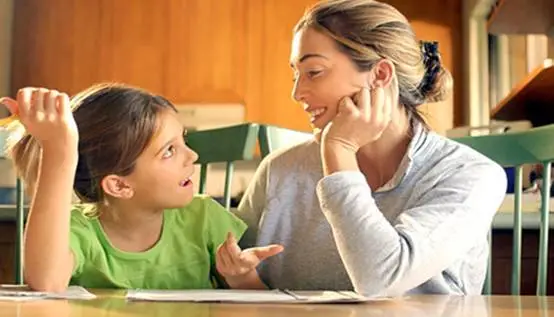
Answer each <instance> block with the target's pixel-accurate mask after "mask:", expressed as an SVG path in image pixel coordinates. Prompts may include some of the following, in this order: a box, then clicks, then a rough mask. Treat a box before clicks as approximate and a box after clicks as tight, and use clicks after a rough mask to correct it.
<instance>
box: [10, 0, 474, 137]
mask: <svg viewBox="0 0 554 317" xmlns="http://www.w3.org/2000/svg"><path fill="white" fill-rule="evenodd" d="M315 2H316V0H302V1H293V0H287V1H282V0H264V1H260V0H203V1H198V0H166V1H156V0H142V1H140V3H134V4H133V5H130V4H129V2H127V1H112V0H98V1H80V0H50V1H48V2H45V1H41V0H18V1H16V3H15V6H16V8H15V9H16V10H15V12H16V13H15V26H14V43H13V52H14V54H13V71H12V91H13V93H15V91H16V90H17V89H18V88H21V87H23V86H29V85H32V86H47V87H54V88H57V89H60V90H64V91H67V92H69V93H75V92H77V91H79V90H81V89H83V88H85V87H87V86H89V85H90V84H92V83H95V82H99V81H111V80H115V81H121V82H126V83H129V84H133V85H138V86H141V87H144V88H146V89H149V90H152V91H154V92H156V93H160V94H163V95H165V96H167V97H168V98H169V99H171V100H172V101H174V102H175V103H177V104H180V103H226V102H228V103H243V104H245V105H246V119H247V120H250V121H260V122H262V123H270V124H276V125H281V126H285V127H288V128H292V129H298V130H309V129H310V128H309V124H308V119H307V116H306V114H305V113H304V112H303V111H302V109H301V106H300V105H298V104H297V103H295V102H294V101H293V100H292V99H291V97H290V94H291V89H292V72H291V70H290V69H289V66H288V60H289V54H290V44H291V40H292V28H293V26H294V25H295V23H296V22H297V20H298V19H299V18H300V17H301V16H302V14H303V12H304V11H305V9H306V7H308V6H309V5H312V4H313V3H315ZM389 2H391V3H392V4H393V5H395V6H397V7H398V9H399V10H400V11H402V12H403V13H404V14H405V15H406V16H407V17H408V18H409V19H410V20H411V21H413V22H414V28H415V29H416V32H417V34H418V35H419V36H420V37H422V38H425V39H438V40H440V41H441V51H442V52H443V58H444V60H445V64H446V66H447V67H448V68H449V69H450V70H451V71H452V73H453V75H454V80H455V82H458V83H461V80H458V79H459V78H460V75H461V72H460V71H458V69H461V67H458V66H457V65H458V63H457V61H461V59H459V58H456V52H458V51H460V50H459V48H460V46H461V44H460V43H461V42H460V39H461V37H460V36H459V33H460V32H461V28H460V26H461V21H460V19H461V18H460V16H461V13H460V12H461V10H460V0H448V1H444V2H443V1H440V0H426V1H425V2H426V4H425V5H422V4H421V3H412V2H409V3H408V2H405V1H400V0H391V1H389ZM139 4H140V5H139ZM455 90H456V94H457V95H459V96H460V97H461V94H458V93H457V92H458V91H460V85H456V89H455ZM456 94H455V96H456ZM456 98H457V99H456V100H457V101H456V104H458V105H461V102H460V101H459V99H458V98H459V97H456ZM456 109H458V108H457V106H456V107H453V106H452V102H451V101H450V102H449V103H446V105H443V104H437V105H432V106H430V107H429V112H430V113H431V116H432V118H435V121H436V122H440V123H445V124H446V127H449V126H451V125H452V122H453V121H456V117H458V116H460V117H461V118H462V117H463V116H461V115H459V113H460V111H457V110H456ZM452 111H454V115H453V114H452ZM453 116H454V119H453V118H452V117H453Z"/></svg>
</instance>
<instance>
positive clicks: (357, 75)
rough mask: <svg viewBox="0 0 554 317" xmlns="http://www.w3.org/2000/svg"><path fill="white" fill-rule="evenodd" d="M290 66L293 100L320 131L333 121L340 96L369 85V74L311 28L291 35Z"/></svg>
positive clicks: (326, 38)
mask: <svg viewBox="0 0 554 317" xmlns="http://www.w3.org/2000/svg"><path fill="white" fill-rule="evenodd" d="M290 65H291V67H292V69H293V71H294V87H293V90H292V97H293V98H294V100H296V101H298V102H300V103H301V104H302V106H303V107H304V111H306V112H307V113H308V115H309V117H310V122H311V124H312V126H313V127H314V128H319V129H323V128H324V127H325V126H326V125H327V124H328V123H329V122H331V120H333V118H334V117H335V115H336V114H337V108H338V104H339V101H340V100H341V99H342V98H343V97H345V96H350V97H352V96H354V95H355V94H356V93H358V92H359V91H360V89H361V87H367V86H368V80H369V75H368V72H360V71H358V70H357V69H356V66H355V65H354V63H353V62H352V61H351V60H350V59H349V57H348V56H347V55H346V54H344V53H342V52H341V51H339V49H338V48H337V46H336V44H335V41H334V40H333V39H332V38H331V37H329V36H327V35H325V34H323V33H321V32H318V31H315V30H313V29H311V28H305V29H302V30H300V31H299V32H297V33H296V34H295V35H294V38H293V42H292V51H291V56H290Z"/></svg>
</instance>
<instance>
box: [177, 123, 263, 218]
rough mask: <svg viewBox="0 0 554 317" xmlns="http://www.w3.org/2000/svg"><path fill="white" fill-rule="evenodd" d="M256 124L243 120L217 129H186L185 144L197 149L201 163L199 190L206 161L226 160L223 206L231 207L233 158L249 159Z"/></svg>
mask: <svg viewBox="0 0 554 317" xmlns="http://www.w3.org/2000/svg"><path fill="white" fill-rule="evenodd" d="M258 131H259V126H258V125H257V124H255V123H245V124H240V125H236V126H229V127H224V128H218V129H210V130H201V131H194V132H189V134H188V135H187V144H188V146H189V147H190V148H191V149H193V150H194V151H195V152H196V153H198V157H199V158H198V161H197V163H198V164H200V188H199V193H201V194H203V193H205V191H206V178H207V171H208V165H209V164H211V163H226V170H225V187H224V194H223V198H224V200H225V208H227V209H228V210H229V209H230V207H231V182H232V175H233V169H234V162H236V161H242V160H250V159H252V158H253V156H254V152H255V149H256V141H257V139H258Z"/></svg>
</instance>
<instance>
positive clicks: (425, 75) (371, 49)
mask: <svg viewBox="0 0 554 317" xmlns="http://www.w3.org/2000/svg"><path fill="white" fill-rule="evenodd" d="M305 28H313V29H314V30H316V31H319V32H322V33H323V34H326V35H328V36H330V37H331V38H333V39H334V40H335V41H336V43H337V45H338V47H339V49H340V50H341V51H342V52H344V53H345V54H346V55H348V56H349V57H350V59H351V60H352V61H353V62H354V64H355V65H356V67H357V68H358V70H359V71H368V70H370V69H371V67H372V66H373V65H374V64H375V63H376V62H377V61H378V60H380V59H387V60H389V61H391V62H392V63H393V64H394V67H395V73H396V80H397V82H398V94H399V102H400V103H401V104H402V105H404V107H405V108H406V110H407V111H408V113H409V114H411V115H412V116H413V117H415V118H416V119H417V120H419V121H421V122H424V120H423V118H422V116H421V114H420V113H419V112H418V110H417V108H416V107H417V106H418V105H421V104H424V103H431V102H438V101H441V100H444V99H446V98H447V97H448V96H449V94H450V92H451V90H452V76H451V75H450V72H448V70H446V69H445V68H444V67H443V66H442V65H441V60H440V55H439V53H438V50H437V43H432V42H420V41H418V40H417V39H416V36H415V33H414V31H413V29H412V27H411V26H410V23H409V22H408V20H407V19H406V17H405V16H404V15H402V13H400V12H399V11H398V10H396V9H395V8H394V7H393V6H391V5H389V4H386V3H383V2H379V1H375V0H329V1H322V2H319V3H317V4H316V5H314V6H313V7H311V8H310V9H308V11H306V13H305V14H304V16H303V17H302V18H301V19H300V21H299V22H298V23H297V25H296V27H295V28H294V32H295V33H296V32H298V31H301V30H302V29H305Z"/></svg>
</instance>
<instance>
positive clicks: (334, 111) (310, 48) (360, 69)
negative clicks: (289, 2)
mask: <svg viewBox="0 0 554 317" xmlns="http://www.w3.org/2000/svg"><path fill="white" fill-rule="evenodd" d="M291 66H292V68H293V70H294V73H295V78H294V80H295V85H294V90H293V97H294V99H295V100H297V101H298V102H299V103H301V104H302V105H303V107H304V109H305V110H306V112H307V113H308V114H309V115H310V118H311V123H312V125H313V126H314V127H315V128H316V130H318V132H316V136H317V138H316V139H317V142H307V143H303V144H300V145H298V146H295V147H293V148H291V149H287V150H283V151H278V152H275V153H272V154H271V155H270V156H268V157H267V158H266V159H265V160H264V161H263V163H262V164H261V166H260V168H259V170H258V171H257V173H256V176H255V180H254V181H253V183H252V184H251V185H250V187H249V188H248V189H247V191H246V193H245V196H244V198H243V200H242V202H241V204H240V206H239V211H238V215H239V217H241V218H242V219H243V220H245V221H246V222H247V223H248V225H249V227H250V229H249V232H248V233H247V235H246V237H245V239H244V242H245V243H244V246H247V245H249V244H252V243H255V244H257V245H267V244H274V243H276V244H281V245H283V246H284V247H285V249H284V251H283V252H282V253H281V254H280V255H277V256H275V257H273V258H270V259H268V260H267V261H266V262H264V263H262V264H261V265H260V266H259V267H258V268H257V269H258V271H259V273H260V276H261V277H262V279H263V280H264V281H265V282H266V283H267V285H268V286H269V287H272V288H289V289H335V290H345V289H352V288H353V289H354V290H355V291H357V292H359V293H361V294H364V295H368V296H371V295H391V296H394V295H403V294H413V293H428V294H430V293H444V294H480V292H481V289H482V286H483V281H484V278H485V275H486V267H487V257H488V243H487V232H488V231H489V228H490V226H491V222H492V219H493V216H494V214H495V212H496V210H497V208H498V207H499V205H500V203H501V201H502V200H503V197H504V194H505V190H506V175H505V173H504V171H503V169H502V168H501V167H500V166H498V165H497V164H495V163H494V162H492V161H491V160H489V159H487V158H486V157H484V156H483V155H481V154H479V153H477V152H475V151H474V150H472V149H470V148H468V147H466V146H463V145H461V144H458V143H456V142H454V141H451V140H448V139H446V138H443V137H441V136H439V135H437V134H435V133H433V132H431V131H429V129H428V128H427V126H426V125H425V123H424V121H423V119H422V116H421V115H420V114H419V112H418V108H417V107H418V106H419V105H421V104H424V103H428V102H435V101H439V100H442V99H444V98H445V97H446V96H447V95H448V93H449V91H450V89H451V87H450V82H451V77H450V74H449V73H448V71H447V70H445V69H444V68H443V67H442V66H441V64H440V57H439V55H438V52H437V46H436V44H435V43H425V44H423V45H420V43H419V42H418V41H417V40H416V38H415V36H414V32H413V30H412V28H411V27H410V25H409V23H408V21H407V20H406V18H405V17H404V16H403V15H402V14H401V13H399V12H398V11H397V10H396V9H394V8H393V7H392V6H390V5H388V4H385V3H381V2H378V1H372V0H334V1H333V0H332V1H327V2H321V3H318V4H317V5H315V6H314V7H313V8H312V9H311V10H309V11H308V12H307V13H306V14H305V15H304V17H303V18H302V19H301V20H300V21H299V22H298V24H297V26H296V28H295V30H294V40H293V43H292V53H291ZM237 254H238V253H237ZM245 271H247V270H246V269H245Z"/></svg>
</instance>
